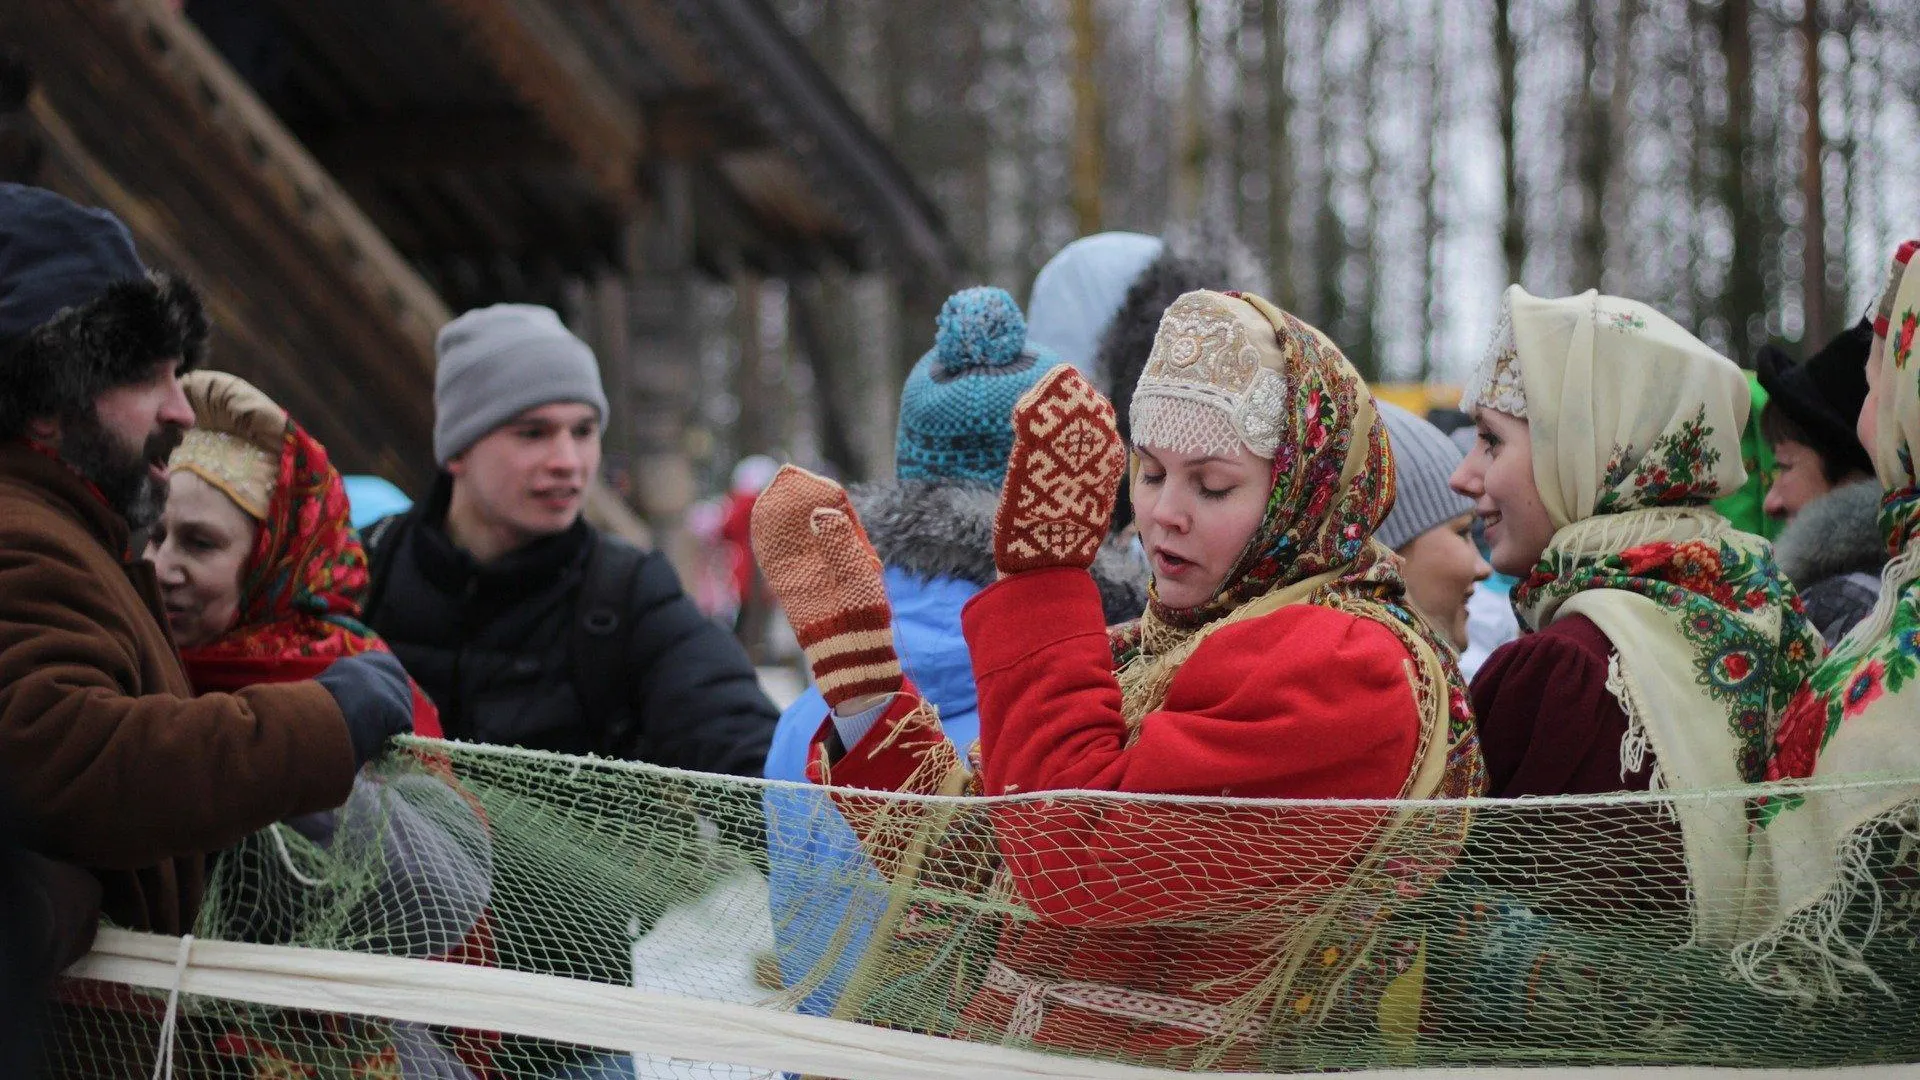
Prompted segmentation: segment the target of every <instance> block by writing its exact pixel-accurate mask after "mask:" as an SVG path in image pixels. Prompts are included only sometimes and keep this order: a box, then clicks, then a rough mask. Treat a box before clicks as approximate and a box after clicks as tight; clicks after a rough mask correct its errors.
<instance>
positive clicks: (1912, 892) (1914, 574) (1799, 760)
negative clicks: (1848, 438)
mask: <svg viewBox="0 0 1920 1080" xmlns="http://www.w3.org/2000/svg"><path fill="white" fill-rule="evenodd" d="M1916 249H1920V242H1915V241H1909V242H1907V243H1905V244H1903V245H1901V246H1900V248H1899V250H1898V251H1897V252H1896V254H1895V257H1894V264H1893V273H1892V275H1891V280H1890V283H1889V287H1888V289H1887V292H1886V294H1885V297H1884V298H1883V300H1882V302H1881V306H1880V310H1879V317H1877V318H1876V319H1875V323H1874V327H1875V340H1874V343H1873V349H1872V352H1871V353H1870V355H1869V358H1868V361H1867V362H1868V364H1869V371H1870V384H1871V385H1872V386H1873V388H1874V389H1873V393H1872V394H1870V395H1869V397H1868V403H1867V407H1868V408H1871V409H1874V410H1875V414H1874V441H1873V443H1872V444H1871V445H1869V446H1868V447H1867V451H1868V454H1869V456H1871V457H1872V459H1873V463H1874V471H1875V473H1876V474H1877V475H1878V477H1879V479H1880V483H1881V486H1882V487H1883V488H1884V489H1885V494H1884V495H1883V496H1882V499H1881V506H1880V528H1881V533H1882V535H1883V537H1884V538H1885V539H1886V542H1887V548H1888V551H1889V552H1890V553H1891V555H1892V556H1893V558H1892V560H1891V561H1890V562H1888V564H1887V567H1886V569H1885V570H1884V571H1883V572H1882V577H1881V586H1880V595H1879V598H1878V600H1877V601H1876V602H1875V604H1874V607H1873V610H1872V612H1871V613H1869V614H1868V616H1867V618H1866V619H1865V620H1864V621H1863V622H1861V623H1860V625H1859V626H1857V627H1855V628H1854V630H1853V632H1852V633H1850V634H1848V636H1847V637H1846V638H1844V639H1842V640H1841V642H1840V645H1839V646H1838V647H1837V648H1836V649H1835V650H1834V652H1833V655H1831V656H1830V657H1828V658H1827V660H1826V662H1825V663H1823V664H1821V665H1820V667H1819V668H1818V669H1817V670H1816V671H1815V672H1814V673H1813V675H1812V677H1811V678H1810V679H1809V680H1808V682H1807V685H1806V686H1805V688H1804V689H1802V691H1801V692H1800V694H1799V696H1797V697H1796V698H1795V699H1794V702H1793V705H1792V707H1791V708H1790V709H1789V710H1788V712H1787V716H1786V720H1785V722H1784V723H1783V724H1782V725H1781V727H1780V730H1779V732H1778V734H1777V735H1776V737H1775V739H1774V742H1773V747H1772V750H1773V754H1772V758H1771V760H1770V761H1769V762H1768V765H1767V773H1766V778H1767V779H1769V780H1804V779H1806V778H1812V779H1813V780H1815V781H1829V780H1833V781H1845V780H1855V781H1863V782H1859V783H1854V784H1845V785H1841V786H1836V787H1819V786H1816V787H1814V788H1812V789H1810V790H1792V789H1789V790H1788V791H1785V792H1780V793H1770V794H1768V795H1767V796H1766V797H1764V798H1761V799H1759V800H1756V801H1757V804H1758V806H1757V820H1758V823H1759V825H1760V826H1761V829H1762V831H1763V832H1764V835H1765V837H1766V841H1767V845H1768V847H1769V848H1770V849H1771V850H1772V852H1773V853H1774V854H1773V863H1774V878H1775V881H1776V882H1777V886H1778V896H1777V907H1778V912H1777V916H1776V921H1775V923H1774V924H1773V925H1772V926H1771V927H1770V928H1769V929H1768V932H1767V933H1765V934H1763V935H1761V936H1759V937H1758V938H1756V939H1755V940H1754V941H1753V942H1751V943H1749V944H1747V945H1746V946H1743V948H1742V950H1741V953H1740V955H1739V956H1738V957H1737V959H1738V960H1739V966H1740V969H1741V970H1742V971H1743V972H1744V973H1746V975H1747V976H1748V978H1749V979H1750V980H1752V981H1753V982H1754V983H1755V984H1756V985H1758V986H1760V987H1762V988H1763V989H1766V990H1768V991H1769V992H1773V993H1786V994H1791V995H1794V996H1798V997H1802V998H1809V997H1818V996H1823V995H1828V994H1833V993H1849V992H1854V991H1857V990H1859V989H1861V988H1862V987H1866V988H1877V989H1884V987H1885V982H1884V979H1883V977H1882V974H1881V972H1879V971H1877V970H1876V969H1875V964H1874V963H1873V958H1874V957H1875V956H1877V955H1880V954H1883V953H1884V952H1885V950H1886V945H1885V944H1884V943H1888V942H1890V943H1892V945H1893V947H1894V948H1895V949H1896V950H1897V951H1899V952H1901V953H1904V954H1907V955H1909V956H1910V951H1909V950H1910V949H1911V947H1912V946H1911V941H1912V935H1913V933H1914V931H1915V927H1916V925H1920V909H1917V906H1916V897H1917V896H1920V888H1917V887H1916V884H1915V882H1916V871H1920V850H1916V848H1915V845H1914V844H1913V843H1912V840H1913V838H1914V837H1915V836H1920V831H1916V808H1917V807H1920V783H1916V782H1912V781H1913V780H1914V778H1915V777H1920V580H1917V579H1920V543H1916V535H1920V477H1917V476H1916V474H1915V471H1914V464H1913V456H1914V449H1915V447H1916V446H1920V358H1916V356H1915V351H1916V348H1915V347H1916V345H1917V344H1920V342H1916V340H1915V337H1916V334H1915V330H1916V328H1920V272H1917V271H1915V270H1913V269H1911V268H1910V264H1911V262H1912V258H1913V255H1914V253H1915V251H1916ZM1871 778H1894V779H1893V780H1892V782H1886V783H1876V782H1872V779H1871ZM1863 913H1864V914H1865V915H1867V916H1870V917H1861V916H1862V915H1863ZM1908 962H1910V961H1908Z"/></svg>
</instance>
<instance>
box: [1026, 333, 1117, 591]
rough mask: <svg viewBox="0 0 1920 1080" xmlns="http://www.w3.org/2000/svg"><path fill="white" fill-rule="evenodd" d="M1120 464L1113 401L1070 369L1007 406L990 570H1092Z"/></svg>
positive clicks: (1108, 518)
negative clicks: (1009, 429)
mask: <svg viewBox="0 0 1920 1080" xmlns="http://www.w3.org/2000/svg"><path fill="white" fill-rule="evenodd" d="M1126 464H1127V453H1126V447H1125V445H1124V444H1123V443H1122V442H1121V441H1120V433H1119V431H1118V430H1117V429H1116V428H1115V427H1114V421H1113V404H1112V403H1111V402H1109V401H1108V400H1107V399H1106V398H1104V397H1102V396H1101V395H1100V392H1099V391H1098V390H1095V389H1094V388H1093V387H1092V385H1090V384H1089V383H1088V382H1087V380H1086V379H1084V378H1082V377H1081V376H1080V373H1079V372H1077V371H1075V370H1074V369H1073V368H1071V367H1067V366H1065V365H1062V366H1060V367H1058V368H1055V369H1054V370H1053V371H1051V372H1048V373H1047V376H1046V377H1045V378H1043V379H1041V380H1040V381H1039V382H1038V383H1036V384H1034V386H1033V388H1032V389H1031V390H1028V391H1027V392H1026V393H1025V394H1023V395H1021V397H1020V400H1019V401H1018V402H1016V403H1015V404H1014V407H1013V453H1012V455H1011V456H1009V457H1008V459H1007V481H1006V485H1005V486H1004V487H1002V488H1001V489H1000V508H999V510H998V511H997V512H996V513H995V515H994V519H993V565H994V566H995V567H996V568H997V569H998V570H999V571H1000V572H1001V573H1003V574H1017V573H1020V572H1021V571H1024V570H1038V569H1041V568H1042V567H1048V566H1078V567H1081V568H1083V569H1084V568H1086V567H1089V566H1092V565H1093V557H1094V555H1095V553H1097V552H1098V551H1099V550H1100V543H1101V541H1103V540H1105V539H1106V536H1107V525H1108V523H1109V522H1110V521H1112V519H1113V500H1114V496H1115V495H1116V493H1117V492H1118V491H1119V488H1120V477H1121V474H1122V472H1123V471H1124V470H1125V469H1126Z"/></svg>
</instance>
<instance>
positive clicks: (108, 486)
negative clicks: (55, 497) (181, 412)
mask: <svg viewBox="0 0 1920 1080" xmlns="http://www.w3.org/2000/svg"><path fill="white" fill-rule="evenodd" d="M185 437H186V429H184V428H181V427H178V426H176V425H173V424H168V425H165V426H163V427H162V428H161V429H160V430H159V431H157V432H155V433H153V434H152V435H149V436H147V440H146V442H145V443H143V444H141V445H140V446H129V445H127V443H126V442H125V441H124V440H123V439H121V437H120V436H119V435H117V434H115V433H114V432H112V431H110V430H108V428H107V427H106V425H104V424H102V423H101V422H100V416H99V414H98V413H96V412H95V411H94V410H92V409H87V410H86V411H85V412H81V413H75V414H72V415H69V416H67V417H65V418H64V419H63V420H62V421H61V427H60V456H61V458H63V459H64V460H65V461H66V463H67V464H69V465H71V466H73V467H74V468H75V469H78V470H79V471H80V474H81V475H82V476H85V477H86V478H87V479H88V480H91V481H93V486H95V487H97V488H99V489H100V494H101V495H102V496H104V497H105V498H106V500H107V505H108V506H110V507H112V508H113V510H114V511H115V512H116V513H118V514H119V515H120V516H121V517H123V518H125V519H126V520H127V528H128V529H129V530H131V531H133V532H140V531H141V530H143V529H147V528H150V527H152V526H153V525H156V524H158V523H159V521H160V513H161V511H163V510H165V509H166V506H167V484H166V481H164V480H161V479H160V478H158V477H156V476H154V475H153V473H152V471H151V470H150V468H149V467H150V466H151V465H152V464H153V463H154V462H156V461H165V460H166V459H167V458H168V457H170V456H171V455H172V454H173V451H174V449H175V448H176V447H178V446H179V445H180V440H181V439H183V438H185Z"/></svg>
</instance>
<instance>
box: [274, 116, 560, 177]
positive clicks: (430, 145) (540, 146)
mask: <svg viewBox="0 0 1920 1080" xmlns="http://www.w3.org/2000/svg"><path fill="white" fill-rule="evenodd" d="M301 141H302V142H303V143H305V144H306V146H307V148H308V149H309V150H310V151H312V153H313V156H314V157H315V158H317V159H318V160H319V161H320V162H321V164H323V165H325V166H326V167H327V171H328V172H331V173H333V174H334V175H335V176H338V177H341V178H342V179H343V180H345V179H348V178H351V177H358V176H372V175H391V174H393V173H428V174H431V173H445V172H466V171H469V170H477V169H497V168H508V167H516V166H524V165H542V164H544V165H567V164H572V163H573V154H572V151H570V150H568V149H567V148H566V147H564V146H562V145H560V144H559V143H558V142H556V141H555V140H554V137H553V133H552V132H550V131H548V130H547V128H546V126H545V125H543V124H541V123H539V122H538V121H536V120H534V119H532V118H531V117H529V116H528V115H527V114H526V113H525V112H522V111H520V110H518V109H486V110H476V111H471V112H464V113H446V114H440V115H420V116H403V117H395V118H393V119H390V120H378V121H369V122H365V123H356V124H353V125H350V126H347V127H333V128H326V129H315V130H309V131H303V132H301Z"/></svg>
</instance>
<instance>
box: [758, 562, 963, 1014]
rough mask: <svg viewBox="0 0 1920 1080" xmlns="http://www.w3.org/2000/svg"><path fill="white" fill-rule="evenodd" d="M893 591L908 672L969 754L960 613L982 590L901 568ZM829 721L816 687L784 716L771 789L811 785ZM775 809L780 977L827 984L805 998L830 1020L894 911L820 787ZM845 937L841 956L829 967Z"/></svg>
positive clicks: (771, 765) (770, 835)
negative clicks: (811, 761) (820, 737)
mask: <svg viewBox="0 0 1920 1080" xmlns="http://www.w3.org/2000/svg"><path fill="white" fill-rule="evenodd" d="M886 587H887V599H888V600H889V601H890V602H891V603H892V604H893V641H894V648H895V650H897V651H898V652H899V654H900V666H901V668H902V669H903V670H905V672H906V674H907V677H908V678H909V679H912V680H913V682H914V685H915V686H917V687H919V689H920V693H921V696H923V697H924V698H925V699H926V700H928V701H930V702H932V703H933V705H934V707H935V708H937V709H939V710H940V724H941V726H942V727H944V728H945V729H946V732H947V737H948V738H949V739H952V740H953V742H954V744H955V746H956V747H957V748H958V750H959V751H960V752H961V753H962V754H965V753H966V750H967V747H969V746H970V745H972V743H973V741H974V739H976V738H977V737H978V736H979V733H980V712H979V704H978V701H977V700H976V698H975V694H974V686H973V661H972V658H971V657H970V656H969V654H968V652H967V642H966V639H965V638H963V637H961V635H960V609H961V608H962V607H964V606H965V605H966V602H967V601H968V600H971V599H972V598H973V596H974V594H976V593H978V592H979V591H980V588H981V587H980V586H979V585H976V584H974V583H972V582H969V581H962V580H959V579H957V578H933V579H931V580H929V579H926V578H922V577H919V576H917V575H915V574H913V573H912V572H910V571H906V570H901V569H895V568H891V567H890V568H888V569H887V571H886ZM826 719H827V703H826V701H825V700H824V699H823V698H821V696H820V691H819V690H817V689H814V688H812V687H808V688H807V692H806V693H804V694H802V695H800V698H799V699H798V700H797V701H795V702H794V703H793V704H792V705H790V706H788V707H787V711H786V712H784V713H782V714H780V722H779V724H778V726H776V727H775V728H774V731H773V746H772V747H771V748H770V749H769V750H768V753H767V770H766V775H767V778H768V779H769V780H792V781H795V782H796V783H800V784H805V783H807V751H808V748H809V747H811V746H812V745H813V740H814V736H816V735H817V734H819V731H820V725H821V724H823V723H825V722H826ZM765 808H766V816H767V851H768V863H769V876H768V886H769V892H770V894H771V903H772V908H773V935H774V944H775V950H776V953H777V955H778V957H779V961H780V974H781V977H782V979H783V980H784V981H785V982H786V984H787V986H788V988H789V989H793V988H796V987H798V986H799V985H800V984H801V981H802V980H807V981H808V982H809V983H813V982H814V981H815V980H818V982H817V985H815V986H813V988H812V989H811V990H810V992H809V993H808V994H807V995H806V996H805V997H804V998H802V999H801V1001H800V1011H801V1012H805V1013H811V1014H813V1015H816V1016H826V1015H828V1014H830V1013H831V1012H832V1011H833V1005H834V1002H836V1001H838V1000H839V998H840V992H841V991H842V990H843V989H845V987H846V984H847V980H848V979H849V978H850V977H851V976H852V974H853V969H854V967H855V965H856V964H858V963H859V961H860V956H861V954H862V953H863V952H865V951H866V946H867V940H868V939H869V938H870V937H871V936H872V934H873V926H874V923H876V922H877V921H878V920H879V918H880V916H881V914H882V913H883V912H885V910H886V906H887V899H888V885H887V882H886V879H884V878H883V877H881V875H880V873H879V872H878V871H876V870H875V869H874V868H873V864H872V863H871V862H870V861H868V859H867V855H866V852H865V851H864V850H862V848H861V847H860V841H859V838H857V837H856V836H854V834H853V830H852V829H850V828H848V827H847V823H846V821H845V820H843V819H842V818H841V817H840V812H839V811H838V810H837V809H836V808H835V807H834V805H833V800H831V799H829V798H828V797H827V796H826V794H825V792H824V791H822V790H821V789H820V788H816V787H805V788H787V787H775V788H770V789H769V790H768V791H767V793H766V799H765ZM849 920H851V923H850V924H849V931H850V932H848V933H846V934H845V935H844V936H841V930H840V928H841V926H842V925H843V924H847V923H849ZM837 936H838V937H839V940H840V942H841V944H840V945H839V947H838V955H837V956H834V957H831V958H829V957H828V951H829V950H830V949H833V948H834V947H835V945H834V942H835V939H836V937H837ZM823 962H824V963H823ZM823 974H824V978H822V975H823Z"/></svg>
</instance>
